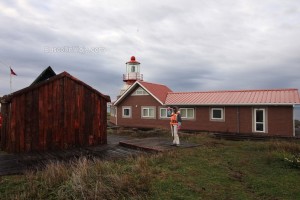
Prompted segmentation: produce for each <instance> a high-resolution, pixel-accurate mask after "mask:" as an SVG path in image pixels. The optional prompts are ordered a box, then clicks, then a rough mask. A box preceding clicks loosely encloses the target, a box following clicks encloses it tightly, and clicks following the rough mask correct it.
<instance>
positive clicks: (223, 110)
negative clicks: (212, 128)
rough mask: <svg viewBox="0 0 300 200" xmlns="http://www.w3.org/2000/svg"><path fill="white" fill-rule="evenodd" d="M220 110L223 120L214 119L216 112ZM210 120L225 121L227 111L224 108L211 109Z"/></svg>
mask: <svg viewBox="0 0 300 200" xmlns="http://www.w3.org/2000/svg"><path fill="white" fill-rule="evenodd" d="M215 110H220V111H221V118H214V111H215ZM210 119H211V120H212V121H225V109H224V108H211V109H210Z"/></svg>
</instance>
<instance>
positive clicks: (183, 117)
mask: <svg viewBox="0 0 300 200" xmlns="http://www.w3.org/2000/svg"><path fill="white" fill-rule="evenodd" d="M179 110H180V115H181V118H182V119H195V108H180V109H179ZM182 110H186V112H185V113H188V112H187V111H188V110H192V111H193V117H188V116H183V115H182Z"/></svg>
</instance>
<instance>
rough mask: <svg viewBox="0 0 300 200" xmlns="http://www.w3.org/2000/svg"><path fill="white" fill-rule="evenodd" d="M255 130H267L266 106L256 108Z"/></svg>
mask: <svg viewBox="0 0 300 200" xmlns="http://www.w3.org/2000/svg"><path fill="white" fill-rule="evenodd" d="M253 115H254V131H255V132H262V133H264V132H266V111H265V109H264V108H255V109H254V113H253Z"/></svg>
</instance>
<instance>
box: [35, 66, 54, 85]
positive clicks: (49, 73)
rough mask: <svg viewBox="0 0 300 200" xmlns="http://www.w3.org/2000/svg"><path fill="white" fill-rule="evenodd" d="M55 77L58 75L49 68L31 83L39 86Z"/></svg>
mask: <svg viewBox="0 0 300 200" xmlns="http://www.w3.org/2000/svg"><path fill="white" fill-rule="evenodd" d="M55 75H56V73H55V72H54V71H53V69H52V68H51V67H50V66H49V67H47V68H46V69H45V70H44V71H42V73H41V74H40V75H39V76H38V77H37V78H36V79H35V80H34V81H33V82H32V83H31V85H34V84H38V83H40V82H42V81H45V80H47V79H49V78H51V77H53V76H55Z"/></svg>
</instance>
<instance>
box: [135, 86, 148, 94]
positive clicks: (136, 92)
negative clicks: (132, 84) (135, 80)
mask: <svg viewBox="0 0 300 200" xmlns="http://www.w3.org/2000/svg"><path fill="white" fill-rule="evenodd" d="M132 95H133V96H143V95H149V94H148V92H146V91H145V90H144V89H143V88H142V87H139V88H137V89H136V90H135V91H134V92H133V93H132Z"/></svg>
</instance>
